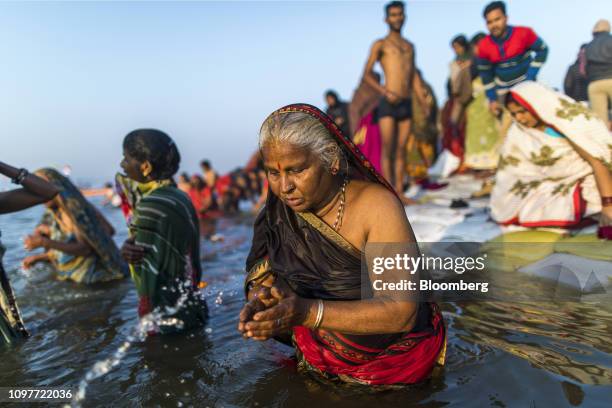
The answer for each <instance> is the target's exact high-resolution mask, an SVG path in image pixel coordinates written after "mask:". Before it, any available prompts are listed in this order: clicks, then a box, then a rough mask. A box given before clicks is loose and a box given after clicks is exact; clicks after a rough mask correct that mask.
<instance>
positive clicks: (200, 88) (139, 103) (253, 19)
mask: <svg viewBox="0 0 612 408" xmlns="http://www.w3.org/2000/svg"><path fill="white" fill-rule="evenodd" d="M486 3H487V2H486V1H480V0H477V1H464V0H456V1H431V0H427V1H408V2H407V10H406V12H407V21H406V25H405V28H404V34H405V35H406V36H407V37H408V38H409V39H410V40H412V41H413V42H414V43H415V45H416V50H417V64H418V66H419V67H420V68H421V69H422V71H423V72H424V75H425V78H426V79H427V80H428V81H429V82H430V83H432V85H433V86H434V89H435V90H436V93H437V97H438V99H439V100H441V99H443V97H444V91H443V90H444V82H445V80H446V77H447V73H448V62H449V61H450V60H451V58H452V53H451V49H450V46H449V41H450V39H451V37H453V36H454V35H455V34H458V33H465V34H467V35H468V36H471V35H472V34H474V33H475V32H477V31H480V30H485V29H486V27H485V25H484V21H483V19H482V16H481V13H482V8H483V6H484V5H485V4H486ZM384 4H385V2H352V1H350V2H349V1H346V2H259V1H256V2H146V1H143V2H84V1H83V2H80V1H75V2H20V3H18V2H0V58H1V63H0V118H1V126H2V128H1V132H2V134H1V136H0V140H1V142H0V160H3V161H6V162H8V163H10V164H14V165H17V166H25V167H28V168H30V169H35V168H37V167H42V166H61V165H64V164H70V165H71V166H72V167H73V177H74V178H75V179H76V180H78V181H84V180H95V181H96V182H100V181H103V180H110V179H111V178H112V177H113V175H114V173H115V172H116V171H117V170H118V165H119V162H120V160H121V141H122V139H123V136H124V135H125V134H127V133H128V132H129V131H130V130H133V129H135V128H138V127H157V128H159V129H162V130H164V131H166V132H167V133H168V134H170V135H171V136H172V137H173V138H174V139H175V141H176V142H177V144H178V146H179V149H180V151H181V154H182V156H183V162H182V170H187V171H195V170H196V169H197V163H198V162H199V160H200V159H202V158H210V159H211V160H212V162H213V165H215V166H216V167H218V168H219V170H221V171H227V170H230V169H231V168H233V167H236V166H239V165H242V164H244V162H245V161H246V160H247V159H248V157H249V156H250V154H251V153H252V152H253V151H254V150H255V149H256V141H257V132H258V130H259V126H260V124H261V122H262V121H263V119H264V118H265V117H266V115H267V114H269V113H270V112H271V111H273V110H274V109H276V108H278V107H280V106H281V105H284V104H287V103H292V102H308V103H312V104H315V105H317V106H320V107H322V106H323V96H322V95H323V92H324V91H325V90H326V89H327V88H334V89H336V90H337V91H338V92H339V93H340V95H341V97H342V98H343V99H349V98H350V96H351V94H352V91H353V89H354V88H355V87H356V85H357V83H358V82H359V79H360V76H361V74H362V70H363V65H364V63H365V59H366V57H367V54H368V49H369V47H370V45H371V43H372V41H373V40H374V39H376V38H379V37H382V36H384V35H385V34H386V25H385V24H384V22H383V5H384ZM507 4H508V9H509V10H508V14H509V18H510V22H511V24H516V25H528V26H531V27H533V28H534V29H535V30H536V32H537V33H538V34H540V35H541V36H542V37H543V38H544V40H545V41H546V42H547V43H548V45H549V47H550V55H549V59H548V62H547V64H546V65H545V66H544V68H543V69H542V71H541V75H540V79H541V80H543V81H544V82H546V83H548V84H550V85H552V86H556V87H560V86H561V84H562V81H563V77H564V75H565V71H566V69H567V66H568V65H569V64H571V63H572V62H573V61H574V60H575V57H576V54H577V50H578V47H579V46H580V44H581V43H583V42H587V41H589V40H590V38H591V29H592V27H593V25H594V24H595V22H596V21H597V20H598V19H599V18H608V19H611V18H612V15H611V10H612V8H611V7H610V4H611V3H610V1H609V0H601V1H599V0H583V1H578V2H577V1H570V0H514V1H508V2H507ZM5 182H6V180H5V179H3V180H0V184H4V183H5ZM4 185H5V184H4Z"/></svg>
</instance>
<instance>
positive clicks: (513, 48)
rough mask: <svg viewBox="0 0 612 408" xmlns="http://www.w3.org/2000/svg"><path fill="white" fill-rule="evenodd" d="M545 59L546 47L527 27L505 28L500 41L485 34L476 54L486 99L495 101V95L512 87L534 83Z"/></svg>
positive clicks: (546, 54)
mask: <svg viewBox="0 0 612 408" xmlns="http://www.w3.org/2000/svg"><path fill="white" fill-rule="evenodd" d="M532 54H535V55H532ZM547 56H548V47H547V46H546V44H545V43H544V41H542V39H541V38H540V37H538V36H537V34H536V33H535V32H534V31H533V30H532V29H531V28H529V27H513V26H508V30H507V32H506V35H505V36H503V37H500V38H498V37H493V36H491V35H487V36H486V37H485V38H483V39H482V40H480V42H479V43H478V54H477V55H476V65H477V67H478V73H479V74H480V78H482V82H483V84H484V86H485V90H486V93H487V98H489V100H490V101H494V100H497V95H498V94H504V93H506V92H507V91H508V89H509V88H510V87H512V86H513V85H516V84H518V83H520V82H523V81H525V80H530V81H535V79H536V76H537V74H538V71H539V70H540V67H541V66H542V65H543V64H544V62H546V57H547Z"/></svg>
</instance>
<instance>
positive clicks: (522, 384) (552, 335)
mask: <svg viewBox="0 0 612 408" xmlns="http://www.w3.org/2000/svg"><path fill="white" fill-rule="evenodd" d="M37 211H38V212H37ZM103 212H105V214H106V215H107V216H108V217H109V219H110V220H111V222H112V223H113V224H114V225H115V227H116V228H117V230H118V231H119V234H118V236H117V237H116V240H117V242H122V241H123V239H125V227H124V224H123V219H122V217H121V214H120V212H118V211H114V210H108V209H103ZM39 216H40V212H39V209H33V210H30V211H27V212H24V213H20V214H17V215H15V216H11V218H8V217H7V216H0V227H1V228H2V232H3V242H4V243H5V245H6V246H7V247H8V251H7V256H6V258H5V266H6V269H7V270H8V272H9V274H10V277H11V280H12V282H13V286H14V288H15V291H16V294H17V299H18V302H19V305H20V308H21V310H22V312H23V315H24V319H25V322H26V325H27V327H28V329H29V330H30V331H31V333H32V337H31V338H30V339H29V340H28V341H26V342H23V343H21V344H17V345H15V346H13V347H12V348H10V349H8V348H5V349H1V350H0V367H1V368H2V369H1V370H0V386H2V387H7V386H20V387H26V386H38V387H41V386H49V387H64V388H66V387H69V388H71V389H73V390H76V389H77V387H78V386H79V382H80V381H81V380H82V379H83V378H84V376H85V374H86V373H87V372H88V371H89V370H90V369H91V368H92V366H93V365H94V364H95V363H96V362H99V361H102V360H105V359H108V358H110V357H111V356H112V355H113V353H115V352H116V350H118V349H119V348H120V347H121V345H122V344H124V342H125V341H126V339H127V338H128V337H129V335H130V333H131V331H132V330H133V328H134V327H135V325H137V324H138V319H137V317H136V305H137V298H136V293H135V290H134V286H133V284H132V283H131V282H130V281H129V280H125V281H123V282H116V283H110V284H106V285H101V286H93V287H83V286H79V285H76V284H72V283H69V282H59V281H56V280H54V279H53V273H52V271H51V270H50V269H49V268H37V269H35V270H32V271H27V272H26V271H21V270H20V269H19V267H18V265H19V262H20V260H21V259H22V258H23V256H24V255H25V253H24V251H23V249H22V248H21V245H22V244H21V241H20V239H21V238H22V237H23V236H24V235H25V234H26V233H27V232H29V231H30V230H31V229H32V228H33V227H34V225H35V224H36V221H37V220H38V217H39ZM251 223H252V218H250V217H236V218H232V219H223V220H219V222H218V223H217V225H216V228H217V232H219V233H221V234H223V235H224V236H225V241H224V242H218V243H210V242H208V241H206V242H205V243H204V244H203V259H204V261H203V262H204V271H205V272H204V273H205V279H206V280H207V282H208V284H209V285H208V287H207V288H206V289H205V297H206V299H207V303H208V305H209V309H210V320H209V323H208V325H207V326H206V328H204V329H200V330H197V331H193V332H188V333H185V334H182V335H169V336H164V337H160V336H157V337H151V338H147V339H146V340H145V341H136V342H134V343H133V344H132V345H131V347H130V348H129V349H128V350H127V351H126V352H125V355H124V356H123V358H122V360H121V362H120V364H118V365H117V366H116V367H114V368H113V369H112V370H110V371H109V372H108V373H106V374H105V375H103V376H102V377H100V378H97V379H95V380H93V381H92V382H91V383H90V384H89V387H88V389H87V396H86V399H85V401H84V403H83V406H85V407H89V406H108V407H115V406H135V407H141V406H145V407H182V406H184V407H188V406H194V407H207V406H208V407H211V408H212V407H268V406H273V407H289V406H291V407H293V406H298V407H302V406H312V407H316V408H323V407H332V406H333V407H372V406H406V407H408V406H421V407H446V406H454V407H480V406H491V407H564V406H585V407H608V406H609V404H610V400H612V343H611V342H610V338H611V336H612V302H610V301H609V300H610V299H607V298H597V297H593V298H587V299H584V298H583V299H582V302H552V301H549V302H544V301H541V302H531V303H528V302H524V303H509V302H453V303H446V304H444V305H442V308H443V311H444V315H445V318H446V322H447V326H448V333H449V338H448V350H447V365H446V367H445V369H444V370H443V371H441V372H440V373H438V375H436V376H435V377H434V378H432V379H431V380H430V381H429V382H427V383H425V384H422V385H420V386H416V387H411V388H407V389H405V390H401V391H386V392H379V393H371V392H368V391H367V390H364V389H362V388H355V387H354V386H353V387H348V386H346V387H345V386H335V385H334V386H332V385H329V384H324V383H320V382H319V381H317V380H315V379H313V378H311V377H309V376H308V375H303V374H300V373H297V371H296V369H295V363H294V361H293V359H292V358H291V357H292V350H291V349H290V348H288V347H286V346H283V345H280V344H276V343H274V342H267V343H258V342H253V341H246V340H244V339H242V337H241V336H240V335H239V333H238V332H237V330H236V325H237V315H238V312H239V310H240V308H241V307H242V304H243V292H242V279H243V276H244V275H243V268H244V262H245V258H246V255H247V253H248V249H249V245H250V239H251V238H250V237H251ZM508 278H509V279H511V284H510V285H509V286H510V287H511V286H512V285H515V284H517V283H524V284H529V278H528V277H526V276H523V275H520V274H515V275H509V276H508ZM519 286H520V285H517V288H515V289H512V287H511V290H520V289H519ZM21 406H22V405H21Z"/></svg>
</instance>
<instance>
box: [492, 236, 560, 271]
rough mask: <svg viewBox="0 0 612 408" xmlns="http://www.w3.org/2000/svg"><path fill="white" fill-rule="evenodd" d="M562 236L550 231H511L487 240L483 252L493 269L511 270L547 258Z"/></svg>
mask: <svg viewBox="0 0 612 408" xmlns="http://www.w3.org/2000/svg"><path fill="white" fill-rule="evenodd" d="M561 238H562V235H561V234H557V233H556V232H550V231H538V230H530V231H516V232H509V233H506V234H502V235H500V236H498V237H496V238H493V239H492V240H490V241H487V242H485V243H484V244H483V245H482V247H481V252H482V253H483V254H486V255H487V264H488V265H490V266H491V267H492V268H493V269H495V270H499V271H503V272H510V271H515V270H517V269H518V268H521V267H523V266H525V265H528V264H530V263H533V262H536V261H539V260H540V259H543V258H546V257H547V256H548V255H550V254H552V253H553V252H554V246H555V242H557V241H559V240H560V239H561ZM534 243H537V244H536V245H534ZM505 244H508V245H505Z"/></svg>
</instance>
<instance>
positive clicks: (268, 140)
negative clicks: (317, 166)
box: [259, 112, 344, 169]
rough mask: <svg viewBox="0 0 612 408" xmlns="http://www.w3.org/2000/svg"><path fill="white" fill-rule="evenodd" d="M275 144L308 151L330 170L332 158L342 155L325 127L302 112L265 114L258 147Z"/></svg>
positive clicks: (339, 158)
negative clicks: (266, 115) (265, 117)
mask: <svg viewBox="0 0 612 408" xmlns="http://www.w3.org/2000/svg"><path fill="white" fill-rule="evenodd" d="M274 143H282V144H290V145H292V146H295V147H297V148H302V149H305V150H308V151H310V152H311V153H313V154H314V155H315V156H316V157H318V158H319V160H320V161H321V163H322V164H323V166H325V167H326V168H327V169H331V166H332V164H333V163H334V161H335V160H339V161H340V160H341V159H342V158H343V156H344V155H343V152H342V149H341V148H340V146H339V145H338V142H337V141H336V140H335V139H334V137H333V136H332V135H331V134H330V133H329V131H328V130H327V128H326V127H325V126H324V125H323V124H322V123H321V122H320V121H319V120H318V119H317V118H315V117H313V116H312V115H310V114H308V113H304V112H286V113H278V112H275V113H273V114H271V115H270V116H268V118H267V119H266V120H265V121H264V123H263V125H261V129H260V131H259V149H260V150H261V149H263V148H264V146H267V145H270V144H274Z"/></svg>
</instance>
